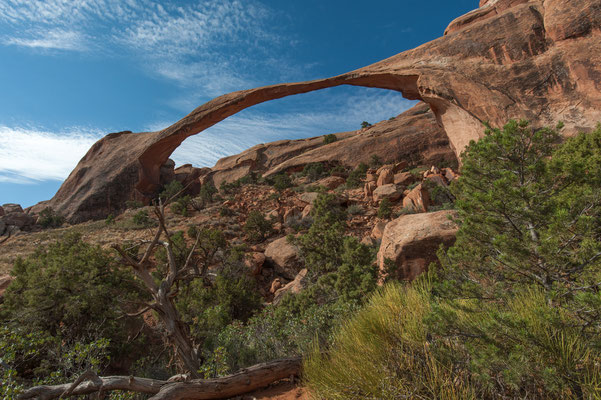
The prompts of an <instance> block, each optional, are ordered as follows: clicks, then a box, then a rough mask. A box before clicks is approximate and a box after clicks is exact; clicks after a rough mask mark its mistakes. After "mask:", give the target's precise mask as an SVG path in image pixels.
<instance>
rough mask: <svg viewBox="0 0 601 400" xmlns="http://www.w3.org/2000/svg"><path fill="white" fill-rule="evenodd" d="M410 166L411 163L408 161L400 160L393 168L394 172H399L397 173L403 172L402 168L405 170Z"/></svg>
mask: <svg viewBox="0 0 601 400" xmlns="http://www.w3.org/2000/svg"><path fill="white" fill-rule="evenodd" d="M408 166H409V163H408V162H407V161H401V162H398V163H396V164H394V168H393V169H392V172H393V173H395V174H397V173H399V172H401V171H402V170H404V169H405V168H407V167H408Z"/></svg>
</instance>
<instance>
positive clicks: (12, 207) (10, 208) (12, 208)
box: [0, 203, 23, 215]
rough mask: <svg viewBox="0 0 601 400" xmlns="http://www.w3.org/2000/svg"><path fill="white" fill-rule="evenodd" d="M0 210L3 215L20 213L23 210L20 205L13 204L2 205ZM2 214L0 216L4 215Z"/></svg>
mask: <svg viewBox="0 0 601 400" xmlns="http://www.w3.org/2000/svg"><path fill="white" fill-rule="evenodd" d="M2 209H3V211H4V214H7V215H8V214H13V213H22V212H23V208H22V207H21V205H20V204H14V203H7V204H3V205H2ZM4 214H0V215H4Z"/></svg>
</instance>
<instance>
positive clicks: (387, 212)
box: [378, 198, 392, 219]
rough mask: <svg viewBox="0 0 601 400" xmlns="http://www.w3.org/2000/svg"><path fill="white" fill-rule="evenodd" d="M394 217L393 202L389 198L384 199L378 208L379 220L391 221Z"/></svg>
mask: <svg viewBox="0 0 601 400" xmlns="http://www.w3.org/2000/svg"><path fill="white" fill-rule="evenodd" d="M391 216H392V202H391V201H390V199H388V198H384V199H382V201H380V206H379V207H378V218H383V219H390V217H391Z"/></svg>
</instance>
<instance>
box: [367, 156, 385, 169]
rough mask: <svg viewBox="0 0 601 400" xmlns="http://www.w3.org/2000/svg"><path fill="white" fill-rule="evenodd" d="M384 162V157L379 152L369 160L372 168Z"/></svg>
mask: <svg viewBox="0 0 601 400" xmlns="http://www.w3.org/2000/svg"><path fill="white" fill-rule="evenodd" d="M382 164H383V162H382V159H381V158H380V157H379V156H378V155H377V154H372V155H371V158H370V160H369V166H370V167H371V168H379V167H381V166H382Z"/></svg>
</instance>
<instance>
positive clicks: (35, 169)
mask: <svg viewBox="0 0 601 400" xmlns="http://www.w3.org/2000/svg"><path fill="white" fill-rule="evenodd" d="M102 136H103V134H102V133H100V132H96V131H90V130H81V129H72V130H68V131H66V132H47V131H44V130H39V129H24V128H12V127H7V126H0V154H2V156H1V157H0V182H11V183H34V182H35V181H43V180H63V179H65V178H66V177H67V176H68V175H69V173H70V172H71V171H72V170H73V168H75V166H76V165H77V163H78V162H79V160H80V159H81V158H82V157H83V156H84V155H85V153H86V152H87V151H88V149H89V148H90V146H91V145H92V144H93V143H94V142H96V141H97V140H98V139H99V138H101V137H102Z"/></svg>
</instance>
